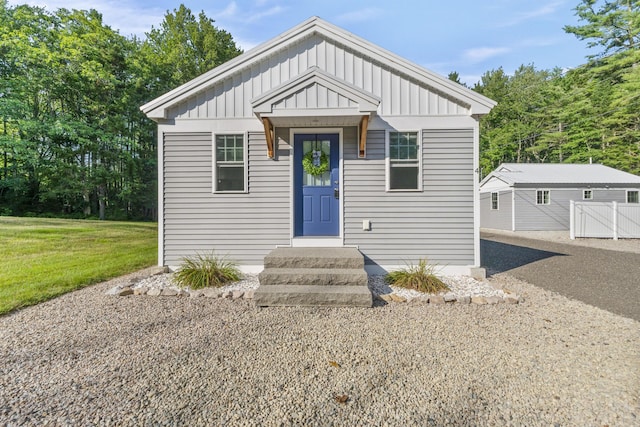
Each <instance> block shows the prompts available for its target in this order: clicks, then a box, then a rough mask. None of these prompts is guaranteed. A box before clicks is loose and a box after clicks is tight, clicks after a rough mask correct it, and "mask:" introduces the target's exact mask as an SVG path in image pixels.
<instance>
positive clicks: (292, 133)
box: [289, 128, 344, 246]
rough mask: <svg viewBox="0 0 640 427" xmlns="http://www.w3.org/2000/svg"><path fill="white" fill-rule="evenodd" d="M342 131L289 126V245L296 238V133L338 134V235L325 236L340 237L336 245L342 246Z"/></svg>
mask: <svg viewBox="0 0 640 427" xmlns="http://www.w3.org/2000/svg"><path fill="white" fill-rule="evenodd" d="M343 131H344V128H289V146H290V147H291V153H290V154H289V159H290V161H289V183H290V187H289V196H290V197H289V236H290V240H291V245H292V246H293V240H294V239H296V238H297V237H296V235H295V220H296V210H295V179H294V178H295V176H294V166H295V164H294V163H295V161H294V159H295V155H294V154H295V145H296V144H295V135H296V134H306V133H309V134H312V133H315V134H321V133H324V134H338V165H339V166H338V167H339V168H340V170H339V171H338V173H339V174H340V175H339V176H340V185H339V188H340V199H339V200H338V215H340V221H339V225H338V227H339V230H338V232H339V233H338V236H331V237H327V238H326V239H340V244H339V245H338V246H342V245H343V243H344V158H343V155H342V154H343V153H342V151H343V146H342V144H343V135H342V134H343ZM320 238H322V237H320ZM307 239H308V238H307Z"/></svg>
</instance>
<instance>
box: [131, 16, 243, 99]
mask: <svg viewBox="0 0 640 427" xmlns="http://www.w3.org/2000/svg"><path fill="white" fill-rule="evenodd" d="M214 23H215V21H214V20H213V19H210V18H208V17H207V16H206V15H205V13H204V12H200V14H199V15H198V17H197V18H196V17H195V16H194V15H193V13H192V12H191V10H190V9H189V8H187V7H186V6H184V5H183V4H181V5H180V6H179V7H178V8H177V9H174V10H173V12H169V11H167V13H166V14H165V17H164V20H163V22H162V23H161V24H160V27H159V28H152V29H151V31H150V32H149V33H147V39H146V41H145V42H144V43H143V44H142V49H141V50H142V55H143V58H144V60H146V62H147V65H148V67H149V71H150V72H152V73H153V75H154V77H155V82H157V86H155V87H151V88H150V89H151V90H152V91H153V92H154V93H155V94H158V95H160V94H161V93H164V92H165V91H168V90H171V89H173V88H175V87H176V86H178V85H181V84H183V83H186V82H187V81H189V80H191V79H193V78H195V77H197V76H199V75H201V74H203V73H205V72H207V71H209V70H211V69H212V68H214V67H216V66H218V65H220V64H223V63H225V62H227V61H228V60H230V59H232V58H234V57H236V56H238V55H239V54H241V53H242V50H240V49H239V48H238V47H237V46H236V44H235V42H234V41H233V37H232V36H231V34H229V33H228V32H226V31H224V30H221V29H219V28H217V27H216V26H215V25H214Z"/></svg>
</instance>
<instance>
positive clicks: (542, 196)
mask: <svg viewBox="0 0 640 427" xmlns="http://www.w3.org/2000/svg"><path fill="white" fill-rule="evenodd" d="M550 193H551V192H550V191H549V190H536V205H548V204H550V203H551V194H550Z"/></svg>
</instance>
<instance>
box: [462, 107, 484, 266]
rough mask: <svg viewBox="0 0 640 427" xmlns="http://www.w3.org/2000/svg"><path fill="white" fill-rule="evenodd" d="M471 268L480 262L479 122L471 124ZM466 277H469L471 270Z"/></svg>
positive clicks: (477, 120)
mask: <svg viewBox="0 0 640 427" xmlns="http://www.w3.org/2000/svg"><path fill="white" fill-rule="evenodd" d="M472 167H473V171H472V174H473V178H472V179H473V267H479V266H480V263H481V260H480V210H481V209H480V182H479V180H478V179H477V177H476V174H479V173H480V120H479V119H476V120H475V123H474V124H473V166H472ZM464 274H466V275H471V270H469V272H468V273H464Z"/></svg>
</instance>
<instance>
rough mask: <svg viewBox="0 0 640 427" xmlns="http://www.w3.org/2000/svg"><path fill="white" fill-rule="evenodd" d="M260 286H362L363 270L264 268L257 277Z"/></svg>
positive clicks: (365, 281) (364, 275)
mask: <svg viewBox="0 0 640 427" xmlns="http://www.w3.org/2000/svg"><path fill="white" fill-rule="evenodd" d="M258 279H259V280H260V286H276V285H300V286H314V285H317V286H364V287H365V288H366V287H367V272H366V271H364V268H362V267H361V268H333V269H328V268H273V267H269V268H265V269H264V270H263V271H262V272H261V273H260V275H259V276H258Z"/></svg>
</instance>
